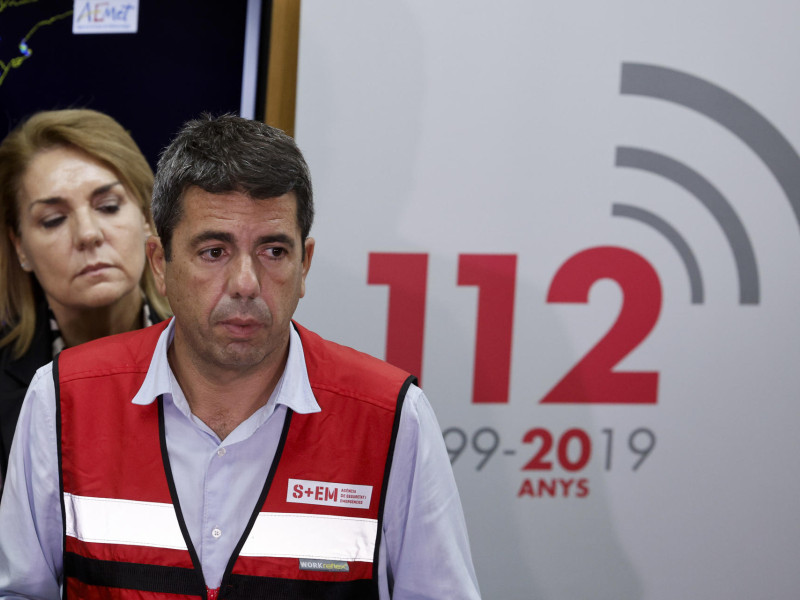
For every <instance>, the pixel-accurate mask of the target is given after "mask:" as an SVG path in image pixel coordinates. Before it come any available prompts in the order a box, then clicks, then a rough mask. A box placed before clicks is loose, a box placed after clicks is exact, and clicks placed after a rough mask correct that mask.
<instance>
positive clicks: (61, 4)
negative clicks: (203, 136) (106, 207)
mask: <svg viewBox="0 0 800 600" xmlns="http://www.w3.org/2000/svg"><path fill="white" fill-rule="evenodd" d="M248 4H253V3H252V2H250V3H248V2H247V1H245V0H235V1H233V2H225V3H218V2H194V1H191V0H174V1H172V0H171V1H170V2H156V1H154V0H141V1H138V0H137V1H130V0H129V1H124V0H113V1H104V2H96V1H83V2H81V1H77V0H76V1H73V0H0V136H4V135H5V134H6V133H7V132H8V131H10V129H11V128H12V127H13V126H14V125H16V124H17V123H19V122H20V121H21V120H22V119H24V118H25V117H26V116H28V115H30V114H32V113H33V112H35V111H37V110H50V109H57V108H93V109H96V110H100V111H103V112H106V113H108V114H110V115H111V116H113V117H114V118H115V119H117V120H118V121H119V122H120V123H121V124H122V125H123V126H124V127H125V128H126V129H128V130H129V131H130V132H131V134H132V135H133V137H134V139H135V140H136V142H137V143H138V144H139V146H140V147H141V149H142V151H143V152H144V154H145V156H147V158H148V160H149V161H150V163H151V165H155V162H156V160H157V158H158V153H159V152H160V150H161V149H162V148H163V147H164V146H165V145H166V144H167V143H168V142H169V140H170V139H171V137H172V136H173V135H174V134H175V132H176V131H177V130H178V128H179V127H180V126H181V124H182V123H183V122H185V121H186V120H188V119H191V118H194V117H196V116H198V115H199V114H201V113H202V112H204V111H206V112H211V113H214V114H220V113H223V112H233V113H239V112H240V109H241V106H242V96H243V67H244V60H245V59H244V55H245V37H246V35H245V32H246V29H247V11H248Z"/></svg>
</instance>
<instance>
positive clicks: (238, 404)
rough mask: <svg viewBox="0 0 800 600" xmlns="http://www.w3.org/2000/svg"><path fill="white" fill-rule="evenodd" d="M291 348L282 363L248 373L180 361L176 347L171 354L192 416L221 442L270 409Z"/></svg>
mask: <svg viewBox="0 0 800 600" xmlns="http://www.w3.org/2000/svg"><path fill="white" fill-rule="evenodd" d="M287 357H288V347H287V349H286V351H285V352H284V354H283V357H282V358H281V360H280V361H277V362H276V363H275V364H272V365H259V366H258V367H257V368H252V369H249V370H246V371H232V370H220V369H212V370H209V369H203V368H198V365H195V364H193V363H192V362H191V361H187V360H177V357H176V354H175V349H174V344H172V345H170V347H169V350H168V351H167V358H168V359H169V364H170V368H171V369H172V372H173V373H174V374H175V378H176V379H177V380H178V384H179V385H180V386H181V390H183V393H184V395H185V396H186V401H187V402H188V404H189V408H190V409H191V411H192V414H193V415H195V416H196V417H197V418H198V419H200V420H201V421H203V423H205V424H206V425H208V426H209V428H211V430H212V431H213V432H214V433H216V434H217V436H218V437H219V439H220V440H224V439H225V438H226V437H228V435H229V434H230V433H231V432H232V431H233V430H234V429H236V428H237V427H238V426H239V425H241V424H242V423H243V422H244V421H245V420H247V419H248V418H249V417H250V416H251V415H252V414H253V413H255V412H256V411H257V410H258V409H259V408H261V407H262V406H264V405H266V403H267V401H268V400H269V398H270V396H271V395H272V392H273V391H274V390H275V386H277V384H278V381H280V378H281V376H282V375H283V371H284V369H285V367H286V359H287Z"/></svg>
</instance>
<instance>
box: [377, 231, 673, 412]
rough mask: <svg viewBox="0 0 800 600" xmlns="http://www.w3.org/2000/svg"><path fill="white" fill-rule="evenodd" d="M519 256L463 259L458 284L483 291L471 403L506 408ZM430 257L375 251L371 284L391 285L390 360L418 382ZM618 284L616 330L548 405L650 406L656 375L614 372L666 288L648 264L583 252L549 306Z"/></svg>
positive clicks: (616, 252)
mask: <svg viewBox="0 0 800 600" xmlns="http://www.w3.org/2000/svg"><path fill="white" fill-rule="evenodd" d="M516 268H517V256H516V255H515V254H461V255H460V256H459V261H458V280H457V281H458V285H459V286H476V287H477V288H478V314H477V327H476V329H477V331H476V340H475V362H474V369H473V387H472V402H473V403H475V404H490V403H493V404H503V403H507V402H508V390H509V380H510V372H511V347H512V337H513V327H514V323H513V321H514V294H515V286H516ZM427 278H428V255H427V254H419V253H415V254H411V253H381V252H372V253H370V255H369V267H368V276H367V283H369V284H374V285H388V286H389V310H388V322H387V333H386V360H387V361H388V362H390V363H392V364H395V365H397V366H398V367H401V368H403V369H406V370H408V371H410V372H411V373H414V374H416V375H417V376H419V377H420V379H421V375H422V350H423V342H424V331H425V301H426V294H427ZM601 279H613V280H614V281H616V282H617V283H618V284H619V285H620V287H621V288H622V291H623V296H624V297H623V303H622V309H621V310H620V314H619V317H618V318H617V321H616V322H615V323H614V326H613V327H612V328H611V329H610V330H609V331H608V333H606V335H605V336H604V337H603V339H601V340H600V341H599V342H598V343H597V344H596V345H595V346H594V348H592V349H591V350H590V351H589V352H588V353H587V354H586V355H585V356H584V357H583V358H582V359H581V360H580V361H578V363H577V364H576V365H575V366H574V367H573V368H572V369H571V370H570V371H569V372H568V373H567V374H566V375H565V376H564V378H563V379H562V380H561V381H560V382H559V383H558V384H556V386H555V387H554V388H553V389H552V390H550V392H549V393H548V394H547V395H546V396H545V397H544V398H543V399H542V400H541V402H543V403H551V404H554V403H561V404H576V403H607V404H651V403H655V402H656V399H657V393H658V390H657V387H658V373H657V372H646V373H644V372H643V373H639V372H616V371H612V369H613V367H614V366H615V365H616V364H617V363H619V362H620V361H621V360H622V359H623V358H624V357H625V356H627V355H628V354H629V353H630V352H631V351H632V350H633V349H634V348H636V347H637V346H638V345H639V344H640V343H641V342H642V341H643V340H644V339H645V338H646V337H647V335H648V334H649V333H650V331H651V330H652V329H653V327H655V324H656V322H657V321H658V316H659V313H660V312H661V282H660V281H659V279H658V274H657V273H656V271H655V269H653V267H652V266H651V265H650V263H648V262H647V261H646V260H645V259H644V258H642V257H641V256H639V255H638V254H636V253H635V252H632V251H630V250H626V249H624V248H616V247H597V248H589V249H588V250H584V251H582V252H579V253H578V254H576V255H575V256H573V257H572V258H570V259H569V260H567V262H565V263H564V264H563V265H562V266H561V268H560V269H559V270H558V272H557V273H556V275H555V277H554V278H553V281H552V283H551V285H550V291H549V293H548V296H547V302H549V303H562V302H563V303H587V302H588V295H589V290H590V288H591V287H592V285H593V284H594V283H595V282H596V281H599V280H601Z"/></svg>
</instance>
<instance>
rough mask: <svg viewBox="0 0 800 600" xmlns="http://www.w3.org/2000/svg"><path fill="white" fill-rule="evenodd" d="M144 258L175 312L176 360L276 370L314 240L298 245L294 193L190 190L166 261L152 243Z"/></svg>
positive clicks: (205, 368)
mask: <svg viewBox="0 0 800 600" xmlns="http://www.w3.org/2000/svg"><path fill="white" fill-rule="evenodd" d="M147 253H148V257H149V258H150V262H151V265H152V267H153V271H154V273H155V276H156V281H157V283H158V286H159V289H160V291H161V292H162V293H163V294H165V295H166V296H167V298H168V299H169V302H170V305H171V307H172V310H173V312H174V313H175V339H174V341H173V351H174V357H175V359H176V360H177V361H178V362H179V364H182V361H184V360H189V361H191V363H192V364H193V365H194V368H195V369H199V370H201V371H200V372H202V373H204V374H206V375H208V376H210V377H213V376H214V374H220V375H222V374H223V373H231V372H235V373H241V372H246V371H248V370H250V369H253V368H260V367H263V366H269V365H273V366H274V365H279V364H280V363H281V362H282V361H283V360H284V358H285V356H286V351H287V348H288V342H289V328H290V326H291V325H290V320H291V318H292V315H293V314H294V311H295V308H296V307H297V302H298V301H299V299H300V298H302V297H303V295H304V294H305V278H306V274H307V273H308V269H309V266H310V265H311V257H312V255H313V253H314V240H313V239H311V238H308V239H307V240H306V242H305V257H303V244H302V243H301V241H300V229H299V227H298V225H297V203H296V200H295V196H294V193H292V192H290V193H289V194H284V195H283V196H279V197H277V198H269V199H264V200H254V199H252V198H250V197H249V196H247V195H245V194H242V193H239V192H230V193H225V194H212V193H209V192H206V191H204V190H202V189H200V188H197V187H191V188H189V189H188V190H186V192H185V193H184V195H183V215H182V217H181V220H180V222H179V223H178V225H177V227H176V228H175V230H174V232H173V236H172V258H171V260H170V261H169V262H167V261H166V260H165V258H164V253H163V249H162V248H161V245H160V244H159V243H158V241H157V240H156V239H155V238H151V240H150V241H149V242H148V252H147Z"/></svg>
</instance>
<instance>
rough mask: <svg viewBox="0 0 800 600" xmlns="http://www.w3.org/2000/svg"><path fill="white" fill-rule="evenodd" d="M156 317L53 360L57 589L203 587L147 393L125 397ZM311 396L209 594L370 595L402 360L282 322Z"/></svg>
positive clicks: (127, 593) (179, 591)
mask: <svg viewBox="0 0 800 600" xmlns="http://www.w3.org/2000/svg"><path fill="white" fill-rule="evenodd" d="M166 326H167V322H164V323H160V324H158V325H154V326H153V327H149V328H147V329H143V330H140V331H136V332H131V333H127V334H122V335H117V336H112V337H109V338H104V339H102V340H97V341H95V342H90V343H88V344H84V345H82V346H78V347H76V348H72V349H69V350H65V351H64V352H62V353H61V354H60V355H59V357H58V360H57V361H56V364H55V366H54V379H55V384H56V396H57V398H58V402H57V410H58V415H57V416H58V418H57V423H58V441H59V453H60V454H59V460H60V470H61V485H62V513H63V517H64V528H65V538H64V539H65V545H64V548H65V554H64V576H65V585H64V588H63V589H64V596H65V597H66V598H101V597H102V598H121V599H126V600H127V599H134V598H135V599H137V600H139V599H145V598H164V599H165V600H166V599H167V598H169V599H171V600H179V599H180V598H181V597H182V596H185V597H186V598H196V597H197V596H200V597H209V598H212V597H213V596H214V593H215V591H213V590H212V591H210V592H208V596H207V590H206V587H205V583H204V581H203V576H202V570H201V567H200V565H199V561H198V559H197V554H196V552H195V550H194V548H193V547H192V543H191V539H190V537H189V534H188V531H187V530H186V524H185V523H184V521H183V517H182V515H181V511H180V507H179V503H178V502H177V501H174V500H175V499H176V496H177V495H176V492H175V485H174V482H173V479H172V474H171V469H170V465H169V458H168V456H167V452H166V441H165V434H164V420H163V405H162V402H161V399H159V400H158V402H153V403H152V404H150V405H147V406H141V405H134V404H132V403H131V401H130V400H131V399H132V398H133V396H134V395H135V394H136V392H137V391H138V390H139V388H140V387H141V384H142V382H143V381H144V378H145V375H146V373H147V369H148V367H149V365H150V361H151V359H152V356H153V352H154V349H155V345H156V343H157V341H158V338H159V335H160V334H161V332H162V331H163V330H164V328H165V327H166ZM296 328H297V330H298V332H299V333H300V337H301V340H302V344H303V351H304V354H305V360H306V367H307V369H308V376H309V380H310V382H311V387H312V390H313V392H314V397H315V398H316V399H317V401H318V403H319V405H320V408H321V409H322V410H321V412H319V413H313V414H308V415H302V414H296V413H293V412H292V411H291V410H290V411H288V413H287V417H286V422H285V425H284V429H283V433H282V436H281V440H280V443H279V445H278V449H277V452H276V455H275V459H274V461H273V464H272V468H271V469H270V473H269V476H268V477H267V481H266V482H265V485H264V489H263V492H262V495H261V498H260V500H259V502H258V503H257V505H256V506H255V508H254V510H253V514H252V516H251V519H250V521H249V523H248V526H247V528H246V529H245V531H244V532H243V534H242V537H241V539H240V541H239V543H238V545H237V546H236V550H235V551H234V555H233V556H232V557H231V559H230V561H229V563H228V568H227V569H226V571H225V575H224V576H223V579H222V585H221V587H220V589H219V598H293V599H294V598H298V599H302V598H315V599H316V598H331V599H333V598H336V599H348V598H353V599H356V598H358V599H362V598H376V599H377V598H378V591H377V590H378V587H377V572H378V571H377V566H378V549H379V547H380V536H381V530H382V519H383V506H384V500H385V495H386V484H387V481H388V476H389V471H390V468H391V462H392V455H393V449H394V442H395V436H396V434H397V424H398V421H399V415H400V407H401V404H402V400H403V398H404V397H405V393H406V390H407V389H408V386H409V385H410V383H411V382H412V381H413V378H412V377H410V376H409V375H408V374H407V373H404V372H403V371H401V370H400V369H397V368H395V367H392V366H391V365H388V364H387V363H384V362H383V361H379V360H377V359H375V358H373V357H370V356H368V355H365V354H362V353H360V352H357V351H355V350H352V349H351V348H347V347H344V346H340V345H338V344H334V343H332V342H329V341H326V340H323V339H322V338H320V337H319V336H318V335H316V334H314V333H312V332H310V331H308V330H306V329H304V328H302V327H300V326H299V325H296Z"/></svg>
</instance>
